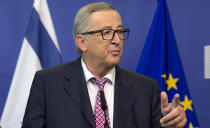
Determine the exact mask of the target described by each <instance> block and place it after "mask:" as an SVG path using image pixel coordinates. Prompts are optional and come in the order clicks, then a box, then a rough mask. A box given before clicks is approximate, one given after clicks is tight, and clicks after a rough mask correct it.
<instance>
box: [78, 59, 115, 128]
mask: <svg viewBox="0 0 210 128" xmlns="http://www.w3.org/2000/svg"><path fill="white" fill-rule="evenodd" d="M81 63H82V69H83V72H84V75H85V80H86V83H87V89H88V94H89V98H90V102H91V106H92V110H93V112H94V110H95V104H96V96H97V93H98V90H99V88H98V86H97V85H96V84H94V83H92V82H90V79H91V78H93V77H95V76H94V75H93V74H92V73H91V72H90V71H89V70H88V69H87V66H86V65H85V63H84V61H83V60H82V59H81ZM115 73H116V71H115V67H114V68H112V69H111V70H110V71H109V72H108V73H107V74H106V75H105V76H104V77H106V78H108V79H109V80H110V81H111V82H106V84H105V86H104V95H105V98H106V102H107V105H108V110H109V118H110V124H111V128H113V114H114V84H115Z"/></svg>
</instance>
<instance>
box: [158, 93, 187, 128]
mask: <svg viewBox="0 0 210 128" xmlns="http://www.w3.org/2000/svg"><path fill="white" fill-rule="evenodd" d="M179 102H180V101H179V94H175V95H174V98H173V101H172V103H168V96H167V94H166V92H161V112H162V114H163V117H162V118H161V119H160V123H161V125H162V127H167V128H184V127H185V124H186V122H187V118H186V115H185V112H184V109H183V108H182V107H181V106H180V105H179Z"/></svg>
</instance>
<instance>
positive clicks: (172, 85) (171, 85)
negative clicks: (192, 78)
mask: <svg viewBox="0 0 210 128" xmlns="http://www.w3.org/2000/svg"><path fill="white" fill-rule="evenodd" d="M178 80H179V78H173V76H172V74H171V73H170V74H169V78H168V80H166V84H167V85H168V86H167V91H169V90H170V89H171V88H174V89H176V90H177V86H176V83H177V81H178Z"/></svg>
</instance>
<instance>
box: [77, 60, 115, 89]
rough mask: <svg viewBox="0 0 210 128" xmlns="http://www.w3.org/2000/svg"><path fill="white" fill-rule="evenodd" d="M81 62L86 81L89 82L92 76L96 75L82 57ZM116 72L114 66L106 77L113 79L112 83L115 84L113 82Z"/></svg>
mask: <svg viewBox="0 0 210 128" xmlns="http://www.w3.org/2000/svg"><path fill="white" fill-rule="evenodd" d="M81 63H82V69H83V71H84V75H85V80H86V82H88V81H89V80H90V79H91V78H93V77H95V76H94V75H93V74H92V73H91V72H90V71H89V70H88V69H87V66H86V64H85V62H84V61H83V59H82V58H81ZM115 74H116V71H115V67H113V68H112V69H111V70H109V72H108V73H107V74H106V75H105V76H104V77H106V78H108V79H109V80H110V81H111V84H112V85H114V84H113V83H114V82H115Z"/></svg>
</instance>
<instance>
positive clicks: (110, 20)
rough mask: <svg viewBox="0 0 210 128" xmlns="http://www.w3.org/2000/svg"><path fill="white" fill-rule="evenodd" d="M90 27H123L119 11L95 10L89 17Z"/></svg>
mask: <svg viewBox="0 0 210 128" xmlns="http://www.w3.org/2000/svg"><path fill="white" fill-rule="evenodd" d="M89 25H90V29H105V28H110V29H118V28H122V27H123V23H122V20H121V17H120V15H119V13H118V12H117V11H115V10H104V11H96V12H93V13H92V14H91V15H90V17H89Z"/></svg>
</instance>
